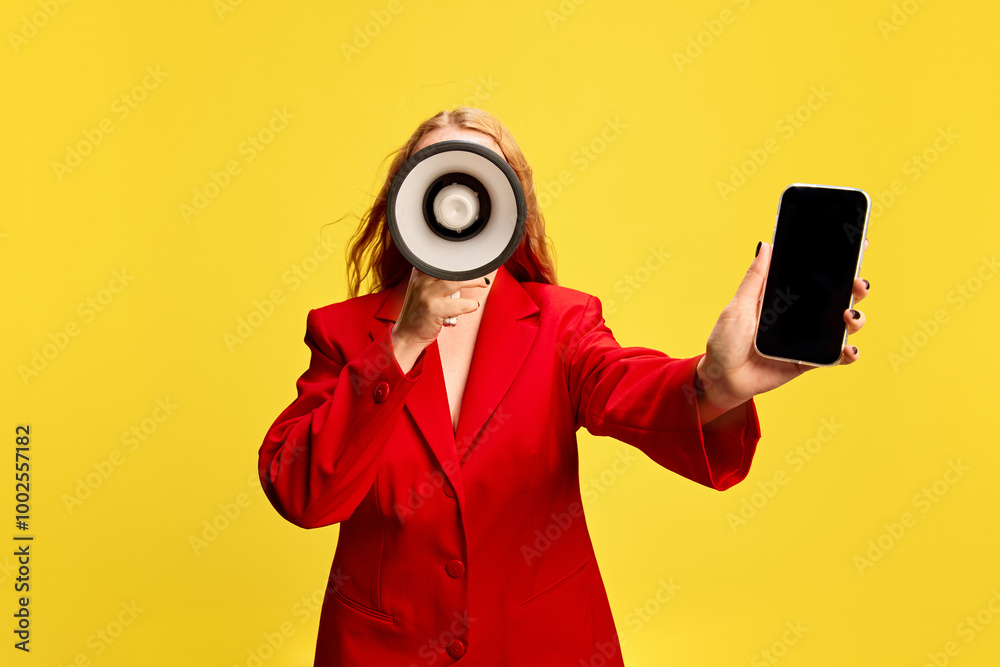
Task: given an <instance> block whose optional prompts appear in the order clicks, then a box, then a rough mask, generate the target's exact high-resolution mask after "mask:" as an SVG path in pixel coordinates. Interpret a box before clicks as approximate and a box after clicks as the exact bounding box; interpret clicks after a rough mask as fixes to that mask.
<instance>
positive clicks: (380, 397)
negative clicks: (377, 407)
mask: <svg viewBox="0 0 1000 667" xmlns="http://www.w3.org/2000/svg"><path fill="white" fill-rule="evenodd" d="M388 397H389V383H388V382H379V383H378V386H377V387H375V402H376V403H382V402H384V401H385V399H387V398H388Z"/></svg>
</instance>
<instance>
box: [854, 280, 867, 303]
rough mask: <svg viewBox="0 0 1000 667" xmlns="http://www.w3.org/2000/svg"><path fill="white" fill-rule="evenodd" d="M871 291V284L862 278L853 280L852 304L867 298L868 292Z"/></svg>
mask: <svg viewBox="0 0 1000 667" xmlns="http://www.w3.org/2000/svg"><path fill="white" fill-rule="evenodd" d="M870 289H871V283H870V282H868V281H867V280H865V279H864V278H855V279H854V302H855V303H857V302H858V301H861V299H863V298H865V297H866V296H868V290H870Z"/></svg>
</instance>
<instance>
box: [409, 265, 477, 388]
mask: <svg viewBox="0 0 1000 667" xmlns="http://www.w3.org/2000/svg"><path fill="white" fill-rule="evenodd" d="M487 284H488V283H487V282H486V277H485V276H483V277H481V278H476V279H474V280H441V279H439V278H435V277H433V276H429V275H427V274H426V273H424V272H423V271H420V270H419V269H417V268H416V267H414V268H413V269H412V270H411V271H410V282H409V284H408V285H407V287H406V296H405V297H404V298H403V306H402V308H401V309H400V311H399V316H398V317H397V318H396V323H395V324H394V325H393V326H392V332H391V336H392V341H393V346H394V347H395V348H396V352H397V359H398V360H399V363H400V367H402V368H403V370H404V372H409V369H410V367H411V366H412V365H413V362H415V361H416V358H417V357H418V356H420V352H421V350H423V349H424V348H425V347H427V346H428V345H430V344H431V343H433V342H434V340H435V339H436V338H437V337H438V334H439V333H440V332H441V327H442V326H446V324H445V323H446V321H447V320H448V319H449V318H452V319H455V318H457V317H458V316H459V315H464V314H465V313H472V312H475V311H476V310H479V307H480V304H479V302H478V301H476V300H475V299H463V298H461V290H462V288H463V287H486V286H487ZM456 295H457V296H456Z"/></svg>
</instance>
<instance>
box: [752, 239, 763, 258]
mask: <svg viewBox="0 0 1000 667" xmlns="http://www.w3.org/2000/svg"><path fill="white" fill-rule="evenodd" d="M762 243H763V241H757V249H756V250H754V251H753V256H754V257H756V256H757V255H759V254H760V246H761V244H762Z"/></svg>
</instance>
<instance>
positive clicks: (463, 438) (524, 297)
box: [369, 266, 539, 502]
mask: <svg viewBox="0 0 1000 667" xmlns="http://www.w3.org/2000/svg"><path fill="white" fill-rule="evenodd" d="M406 287H407V281H405V280H404V281H402V282H401V283H400V284H398V285H396V286H395V287H393V288H391V289H389V290H386V292H385V298H384V300H383V301H382V303H381V305H380V306H379V307H378V309H377V310H376V312H375V320H376V321H375V322H374V323H373V325H372V327H371V329H370V331H369V336H370V337H371V340H375V338H377V337H378V336H380V335H381V334H383V333H384V332H385V331H386V330H387V329H388V328H389V327H391V326H392V325H393V323H395V321H396V318H397V317H398V316H399V312H400V310H401V309H402V306H403V299H404V297H405V295H406ZM538 311H539V308H538V305H537V304H536V303H535V302H534V301H533V300H532V299H531V297H530V296H529V295H528V293H527V292H526V291H525V290H524V288H523V287H521V284H520V283H519V282H517V280H516V279H515V278H514V277H513V276H512V275H510V273H509V272H508V271H507V269H506V268H505V267H503V266H501V267H500V269H499V270H498V271H497V275H496V279H495V281H494V283H493V286H492V288H491V289H490V295H489V298H488V299H487V300H486V305H485V306H484V310H483V316H482V319H481V320H480V323H479V332H478V333H477V334H476V343H475V348H474V349H473V353H472V361H471V365H470V367H469V377H468V379H467V380H466V385H465V393H464V395H463V397H462V407H461V410H460V413H459V418H458V428H457V429H456V430H454V431H453V430H452V424H451V411H450V409H449V406H448V394H447V390H446V388H445V384H444V373H443V371H442V366H441V356H440V350H439V348H438V344H437V341H436V340H435V341H434V342H433V343H431V344H430V345H428V346H427V348H426V349H425V350H424V358H423V371H422V373H421V378H420V381H419V384H420V387H419V388H417V387H414V390H413V391H411V392H410V393H409V395H408V396H407V397H406V410H407V411H408V412H409V413H410V415H411V416H412V417H413V420H414V422H415V423H416V425H417V428H418V429H419V430H420V432H421V434H422V435H423V437H424V438H425V439H426V440H427V442H428V443H429V444H430V447H431V450H432V451H433V452H434V455H435V456H436V457H437V459H438V462H439V463H440V464H441V468H442V469H443V470H444V471H445V474H446V475H447V476H448V479H449V480H450V481H451V484H452V486H453V487H454V488H455V491H456V494H457V495H458V497H459V498H460V499H462V501H463V502H464V498H465V493H464V489H463V488H462V480H461V475H460V474H459V468H460V465H461V463H464V462H465V460H466V459H467V458H468V456H469V455H470V454H471V453H472V451H473V449H474V445H475V443H476V441H477V436H478V435H479V433H480V432H481V431H482V430H483V427H484V426H486V423H487V420H488V419H489V418H490V416H491V415H492V414H493V411H494V410H496V408H497V406H498V405H499V404H500V401H501V400H502V399H503V397H504V396H505V395H506V394H507V391H508V390H509V389H510V386H511V384H512V383H513V382H514V378H515V377H516V376H517V374H518V372H519V371H520V370H521V366H523V364H524V360H525V358H526V357H527V355H528V351H529V350H530V349H531V344H532V343H533V342H534V340H535V336H536V335H537V333H538V322H537V318H536V317H532V316H533V315H535V314H536V313H538Z"/></svg>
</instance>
